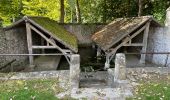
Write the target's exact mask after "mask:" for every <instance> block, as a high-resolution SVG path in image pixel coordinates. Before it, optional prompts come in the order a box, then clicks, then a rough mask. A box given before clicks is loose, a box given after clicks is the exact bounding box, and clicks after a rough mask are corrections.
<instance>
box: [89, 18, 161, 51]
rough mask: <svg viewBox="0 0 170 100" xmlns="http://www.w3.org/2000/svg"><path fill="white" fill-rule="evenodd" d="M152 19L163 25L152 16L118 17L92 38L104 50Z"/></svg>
mask: <svg viewBox="0 0 170 100" xmlns="http://www.w3.org/2000/svg"><path fill="white" fill-rule="evenodd" d="M147 21H151V24H153V25H154V26H161V25H160V24H159V23H158V22H156V21H155V20H154V19H153V17H151V16H142V17H132V18H117V19H115V20H114V21H113V22H111V23H110V24H108V25H107V26H105V27H104V28H102V29H101V30H100V31H98V32H96V33H95V34H94V35H93V36H92V40H93V41H94V42H95V43H96V44H97V45H98V46H99V47H100V48H101V49H102V50H104V51H106V50H108V49H109V48H111V47H112V46H113V45H115V44H116V43H118V42H119V41H120V40H121V39H123V38H124V37H126V36H127V35H128V34H130V33H131V32H133V31H134V30H135V29H137V28H139V27H140V26H141V25H143V24H145V23H146V22H147Z"/></svg>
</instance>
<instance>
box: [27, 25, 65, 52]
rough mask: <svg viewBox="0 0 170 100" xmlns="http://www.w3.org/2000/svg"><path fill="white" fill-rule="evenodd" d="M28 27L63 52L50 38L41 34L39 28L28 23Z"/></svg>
mask: <svg viewBox="0 0 170 100" xmlns="http://www.w3.org/2000/svg"><path fill="white" fill-rule="evenodd" d="M30 28H31V29H32V30H34V31H35V32H36V33H38V34H39V35H40V36H41V37H43V38H44V39H45V40H46V41H47V42H49V43H50V44H51V45H53V46H55V47H56V48H57V49H58V50H59V51H61V52H62V53H63V50H62V49H61V48H60V47H59V46H57V45H56V44H55V43H53V42H52V41H51V40H50V39H48V38H47V37H46V36H45V35H44V34H42V33H41V32H40V31H39V30H37V29H36V28H34V27H33V26H31V25H30Z"/></svg>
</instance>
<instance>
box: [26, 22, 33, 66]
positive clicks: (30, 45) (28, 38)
mask: <svg viewBox="0 0 170 100" xmlns="http://www.w3.org/2000/svg"><path fill="white" fill-rule="evenodd" d="M26 30H27V44H28V53H29V54H32V53H33V50H32V34H31V28H30V23H28V22H26ZM29 63H30V65H33V56H29Z"/></svg>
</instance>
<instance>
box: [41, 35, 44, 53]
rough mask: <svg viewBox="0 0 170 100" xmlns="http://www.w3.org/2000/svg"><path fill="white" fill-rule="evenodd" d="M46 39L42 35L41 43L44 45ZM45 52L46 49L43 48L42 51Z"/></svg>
mask: <svg viewBox="0 0 170 100" xmlns="http://www.w3.org/2000/svg"><path fill="white" fill-rule="evenodd" d="M44 42H45V41H44V39H43V38H42V37H41V45H42V46H44ZM41 52H42V53H43V54H44V53H45V49H44V48H42V51H41Z"/></svg>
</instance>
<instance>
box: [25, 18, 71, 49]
mask: <svg viewBox="0 0 170 100" xmlns="http://www.w3.org/2000/svg"><path fill="white" fill-rule="evenodd" d="M27 20H29V22H31V23H32V24H33V25H35V26H36V27H37V28H39V29H41V30H42V31H44V32H45V33H48V34H49V35H50V36H51V37H53V38H54V39H55V40H57V41H58V42H60V43H62V44H63V45H64V46H66V47H68V48H69V49H71V50H74V48H72V47H70V46H68V45H67V43H65V42H64V41H62V40H61V39H60V38H58V37H57V36H55V35H54V34H52V33H51V32H49V31H48V30H46V29H45V28H43V27H42V26H39V25H38V24H37V23H36V22H34V21H33V20H31V19H27ZM50 44H51V43H50Z"/></svg>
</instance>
